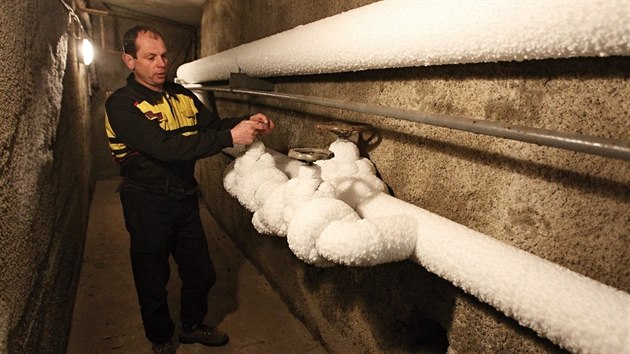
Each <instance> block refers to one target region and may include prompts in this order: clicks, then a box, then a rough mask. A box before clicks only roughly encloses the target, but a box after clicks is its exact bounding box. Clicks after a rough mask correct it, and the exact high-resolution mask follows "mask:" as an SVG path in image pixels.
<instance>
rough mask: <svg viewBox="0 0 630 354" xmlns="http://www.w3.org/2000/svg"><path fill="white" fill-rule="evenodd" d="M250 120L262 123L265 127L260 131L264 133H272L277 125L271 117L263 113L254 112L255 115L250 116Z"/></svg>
mask: <svg viewBox="0 0 630 354" xmlns="http://www.w3.org/2000/svg"><path fill="white" fill-rule="evenodd" d="M249 120H250V121H254V122H258V123H261V124H262V126H263V129H259V130H258V131H259V133H263V134H268V133H271V131H272V130H273V128H275V127H276V125H275V124H274V122H273V121H272V120H271V119H269V118H267V116H266V115H264V114H262V113H256V114H254V115H253V116H251V117H249Z"/></svg>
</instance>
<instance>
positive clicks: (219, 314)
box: [67, 179, 326, 354]
mask: <svg viewBox="0 0 630 354" xmlns="http://www.w3.org/2000/svg"><path fill="white" fill-rule="evenodd" d="M119 183H120V180H118V179H110V180H102V181H99V182H98V183H97V185H96V188H95V192H94V197H93V200H92V205H91V208H90V219H89V224H88V230H87V236H86V243H85V250H84V255H83V263H82V269H81V275H80V279H79V286H78V290H77V296H76V299H75V305H74V311H73V317H72V326H71V332H70V337H69V340H68V349H67V354H85V353H90V354H98V353H121V354H126V353H133V354H142V353H151V349H150V344H149V342H148V341H147V340H146V339H145V337H144V333H143V330H142V322H141V319H140V312H139V307H138V304H137V299H136V294H135V289H134V286H133V279H132V276H131V266H130V262H129V251H128V247H129V246H128V234H127V232H126V230H125V229H124V221H123V219H122V210H121V207H120V202H119V199H118V193H116V188H117V187H118V185H119ZM201 218H202V220H203V222H204V226H205V228H206V234H207V236H208V243H209V249H210V254H211V256H212V259H213V261H214V263H215V266H216V269H217V284H216V285H215V286H214V288H213V289H212V290H211V292H210V295H209V300H210V301H209V305H210V311H209V315H208V317H207V319H206V320H207V321H206V322H208V323H212V324H219V326H220V328H221V329H222V330H224V331H226V332H227V333H228V334H229V336H230V343H228V344H227V345H226V346H225V347H221V348H211V347H204V346H202V345H200V344H193V345H179V344H177V343H176V344H175V345H176V346H177V347H178V348H177V349H178V353H182V354H194V353H326V350H325V349H324V348H323V347H322V346H321V345H320V344H319V342H318V341H316V340H315V339H313V337H312V335H311V334H310V333H309V332H308V331H307V329H306V328H305V327H304V325H303V324H302V323H301V322H300V321H298V320H297V319H295V318H294V317H293V316H292V314H291V313H290V312H289V310H288V308H287V306H286V305H285V304H284V303H283V302H282V301H281V300H280V298H279V297H278V295H277V294H276V293H275V292H274V291H273V289H272V288H271V287H270V285H269V283H268V282H267V281H266V279H265V278H264V276H263V275H262V274H260V273H259V272H258V271H257V270H256V268H254V266H253V265H252V264H251V263H250V262H249V261H248V260H247V259H245V257H244V256H243V255H242V254H241V253H240V252H239V251H238V250H237V249H236V248H235V246H234V244H233V243H232V241H231V240H230V238H229V237H228V236H227V235H226V234H225V233H224V232H222V230H221V229H220V227H219V226H218V225H217V224H216V222H215V221H214V219H213V218H212V216H211V215H210V214H209V213H208V211H207V210H206V209H205V208H204V207H203V206H202V208H201ZM172 265H173V267H172V268H171V281H170V282H169V287H168V291H169V304H170V308H171V314H172V317H173V319H176V318H177V314H178V309H179V294H178V291H177V290H178V289H179V286H180V285H179V279H178V277H177V274H176V271H177V269H176V266H175V265H174V264H172ZM175 322H176V324H177V321H175ZM175 337H176V336H175ZM174 340H175V341H176V338H174Z"/></svg>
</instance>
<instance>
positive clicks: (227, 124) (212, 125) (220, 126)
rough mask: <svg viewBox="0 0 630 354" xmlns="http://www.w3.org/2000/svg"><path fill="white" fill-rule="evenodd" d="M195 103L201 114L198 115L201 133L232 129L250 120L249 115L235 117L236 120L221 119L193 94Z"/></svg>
mask: <svg viewBox="0 0 630 354" xmlns="http://www.w3.org/2000/svg"><path fill="white" fill-rule="evenodd" d="M191 96H192V98H193V101H194V102H195V107H196V108H197V111H198V112H199V113H198V114H197V125H198V127H199V130H200V131H207V130H209V129H216V130H225V129H232V128H234V127H235V126H236V125H237V124H238V123H240V122H241V121H244V120H247V118H249V116H250V115H249V114H247V115H244V116H240V117H235V118H223V119H221V117H219V115H218V114H217V113H216V112H215V111H213V110H210V109H208V108H207V107H206V106H205V105H204V104H203V103H201V101H200V100H199V99H198V98H197V96H195V95H194V94H192V93H191Z"/></svg>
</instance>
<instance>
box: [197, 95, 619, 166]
mask: <svg viewBox="0 0 630 354" xmlns="http://www.w3.org/2000/svg"><path fill="white" fill-rule="evenodd" d="M187 87H188V88H189V89H191V90H199V91H213V92H226V93H232V94H245V95H254V96H262V97H266V98H273V99H279V100H287V101H294V102H301V103H307V104H313V105H318V106H324V107H332V108H338V109H343V110H347V111H353V112H359V113H365V114H370V115H378V116H384V117H392V118H398V119H402V120H407V121H412V122H418V123H424V124H430V125H435V126H439V127H445V128H450V129H457V130H462V131H467V132H471V133H476V134H484V135H490V136H496V137H499V138H505V139H512V140H518V141H523V142H527V143H533V144H538V145H542V146H551V147H555V148H560V149H565V150H571V151H578V152H583V153H587V154H592V155H599V156H604V157H611V158H615V159H621V160H626V161H630V143H628V142H626V141H622V140H616V139H605V138H601V137H597V136H590V135H582V134H577V133H570V132H561V131H553V130H547V129H539V128H531V127H525V126H520V125H511V124H505V123H501V122H495V121H487V120H478V119H470V118H464V117H456V116H447V115H442V114H428V113H424V112H420V111H415V110H409V109H402V108H394V107H383V106H379V105H375V104H370V103H362V102H348V101H341V100H335V99H330V98H321V97H313V96H303V95H294V94H287V93H279V92H268V91H258V90H248V89H233V88H229V87H216V86H199V85H189V86H187Z"/></svg>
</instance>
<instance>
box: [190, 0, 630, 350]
mask: <svg viewBox="0 0 630 354" xmlns="http://www.w3.org/2000/svg"><path fill="white" fill-rule="evenodd" d="M307 3H308V4H307ZM341 3H342V2H334V4H336V5H339V6H341V5H340V4H341ZM343 3H344V5H345V6H348V8H346V9H349V8H352V7H357V6H361V5H364V4H365V3H368V2H360V1H358V2H343ZM333 7H334V6H333ZM333 7H329V8H333ZM334 8H335V10H341V9H339V8H337V7H334ZM244 9H247V11H244ZM279 13H282V14H283V16H277V15H274V14H279ZM334 13H336V12H333V13H331V12H330V11H328V10H326V9H324V8H322V7H319V6H317V5H312V2H306V1H294V2H291V3H290V4H289V3H287V2H285V1H270V2H265V4H264V6H263V5H261V4H258V2H252V1H245V0H244V1H238V2H234V1H216V2H213V3H212V6H208V8H207V9H206V12H205V13H204V20H203V22H202V29H201V38H202V44H201V45H202V54H203V55H210V54H213V53H216V52H220V51H222V50H225V49H229V48H230V47H232V46H236V45H239V44H242V43H246V42H249V41H251V40H255V39H259V38H260V37H264V36H267V35H271V34H274V33H277V32H280V31H283V30H287V29H290V28H292V27H295V26H297V25H300V24H305V23H308V22H312V21H314V20H317V19H319V18H323V17H326V16H330V15H332V14H334ZM215 14H217V15H215ZM218 14H220V15H218ZM222 19H225V20H224V21H223V20H222ZM235 19H238V20H235ZM260 19H265V20H264V21H260ZM217 33H220V34H221V36H216V35H215V34H217ZM217 37H219V38H217ZM383 50H386V47H384V49H383ZM629 66H630V59H629V58H625V57H612V58H573V59H554V60H540V61H529V62H521V63H516V62H510V63H486V64H467V65H446V66H437V67H423V68H408V69H392V70H379V71H366V72H358V73H344V74H334V75H332V74H331V75H312V76H301V77H276V78H268V80H270V81H272V82H274V83H275V88H276V90H277V91H278V92H283V93H292V94H300V95H313V96H316V97H326V98H334V99H341V100H348V101H355V102H368V103H374V104H378V105H383V106H392V107H399V108H406V109H415V110H419V111H424V112H428V113H440V114H449V115H456V116H463V117H468V118H476V119H487V120H493V121H501V122H505V123H510V124H515V125H524V126H531V127H537V128H544V129H550V130H559V131H570V132H576V133H581V134H587V135H595V136H601V137H605V138H614V139H619V140H624V141H630V119H629V118H628V117H629V116H628V115H629V112H630V103H629V101H628V99H627V98H628V97H630V83H629V81H628V76H629V72H628V70H627V68H628V67H629ZM217 97H218V100H217V103H218V107H219V113H220V114H221V115H223V116H231V115H240V114H244V113H247V112H251V113H253V112H256V111H262V112H264V113H266V114H268V115H269V116H270V117H271V118H272V119H274V120H275V121H276V124H277V129H276V131H275V132H274V133H273V134H272V135H270V136H268V137H265V138H264V141H265V143H266V144H267V145H268V146H269V147H271V148H273V149H275V150H278V151H281V152H285V153H286V152H287V151H288V149H289V148H292V147H324V146H327V145H329V144H330V143H331V142H332V141H333V140H334V139H335V137H334V136H333V135H332V134H330V133H324V132H319V131H317V130H316V129H315V124H317V123H320V122H327V121H330V120H341V121H349V122H359V123H368V124H371V125H372V126H374V128H375V131H376V134H375V135H374V136H372V137H370V136H367V135H366V136H363V138H362V140H361V141H359V145H360V148H361V152H362V154H363V156H366V157H369V158H370V160H371V161H372V162H374V164H375V166H376V168H377V170H378V173H379V176H380V177H381V178H382V179H383V180H384V181H385V182H386V183H387V185H388V186H389V188H390V190H391V192H392V194H393V195H394V196H396V197H397V198H399V199H402V200H404V201H407V202H409V203H412V204H415V205H417V206H419V207H422V208H425V209H427V210H429V211H431V212H434V213H437V214H439V215H442V216H444V217H446V218H448V219H451V220H453V221H456V222H458V223H461V224H463V225H465V226H467V227H470V228H472V229H474V230H477V231H479V232H482V233H484V234H487V235H489V236H492V237H495V238H497V239H499V240H501V241H503V242H506V243H508V244H510V245H513V246H515V247H518V248H520V249H523V250H525V251H527V252H531V253H533V254H535V255H537V256H540V257H542V258H544V259H547V260H550V261H552V262H555V263H558V264H559V265H561V266H564V267H566V268H568V269H571V270H573V271H576V272H578V273H580V274H583V275H586V276H588V277H590V278H593V279H595V280H597V281H600V282H602V283H604V284H607V285H610V286H613V287H615V288H617V289H620V290H622V291H625V292H628V291H630V252H629V251H628V250H629V249H630V247H629V246H630V245H629V244H628V243H629V240H628V237H627V236H628V234H630V211H629V210H630V208H629V207H630V164H628V162H626V161H621V160H616V159H612V158H604V157H599V156H594V155H589V154H584V153H577V152H571V151H565V150H561V149H556V148H550V147H542V146H537V145H534V144H528V143H521V142H517V141H512V140H507V139H500V138H494V137H488V136H481V135H475V134H471V133H467V132H460V131H455V130H450V129H446V128H439V127H433V126H429V125H422V124H418V123H413V122H407V121H399V120H395V119H391V118H388V117H378V116H370V115H364V114H358V113H352V112H346V111H340V110H336V109H326V108H321V107H316V106H308V105H304V104H297V103H289V102H286V101H278V100H271V99H262V98H248V97H245V96H238V95H227V94H217ZM353 139H355V140H356V137H354V138H353ZM229 162H230V158H228V157H225V156H218V157H216V158H211V159H206V160H204V161H203V163H202V164H201V165H200V167H199V172H198V173H199V176H200V180H201V182H202V186H203V188H202V189H203V191H204V193H207V194H211V195H213V196H217V197H216V198H215V199H213V201H212V202H211V203H208V208H209V209H210V211H211V213H212V214H213V215H214V216H215V217H216V219H217V221H218V222H219V223H220V224H221V225H223V226H224V227H225V229H226V230H227V232H228V233H229V234H230V235H232V236H233V237H234V240H235V242H236V243H237V244H238V245H239V247H240V248H241V249H242V250H243V253H244V254H245V255H246V256H248V257H249V258H250V259H252V261H253V262H254V263H255V264H256V265H257V266H258V267H259V268H260V269H261V270H262V272H263V273H265V274H266V275H267V276H268V277H269V279H270V282H271V283H272V284H273V285H274V286H275V287H276V288H277V289H279V291H280V293H281V294H282V296H283V298H284V299H285V301H287V303H289V304H290V307H291V309H292V310H293V311H294V313H295V314H296V315H297V316H298V317H300V318H301V319H303V320H304V322H305V323H306V325H307V327H309V329H310V330H311V331H312V332H317V333H319V334H320V335H321V337H322V340H323V341H324V342H325V343H326V345H327V346H328V348H329V349H330V350H331V351H333V352H347V351H361V352H382V351H388V352H412V351H415V350H418V348H419V347H422V346H423V345H425V346H433V347H437V348H442V349H440V350H445V349H444V347H443V346H440V345H441V344H443V343H442V342H441V341H439V340H438V341H437V343H435V342H431V341H429V340H427V339H426V338H424V337H423V336H422V334H423V333H427V332H434V333H437V334H438V338H439V336H440V335H441V334H440V333H445V334H444V335H445V336H446V338H447V340H448V351H449V352H452V353H456V352H486V353H492V352H532V353H539V352H544V353H550V352H551V353H553V352H562V348H559V347H558V346H556V345H555V344H553V343H551V342H550V341H548V340H546V339H544V338H540V337H538V336H537V335H536V334H535V333H534V332H533V331H531V330H529V329H527V328H524V327H521V326H520V325H518V324H517V323H516V321H514V320H512V319H510V318H508V317H506V316H505V315H503V314H502V313H500V312H498V311H497V310H495V309H493V308H492V307H490V306H488V305H486V304H484V303H482V302H480V301H479V300H477V299H475V298H474V297H472V296H470V295H467V294H465V292H464V291H463V290H461V289H458V288H456V287H454V286H453V285H451V284H450V283H448V282H446V281H444V280H441V279H439V278H437V277H436V276H434V275H432V274H430V273H428V272H427V271H426V270H424V269H423V268H422V267H420V266H418V265H417V264H412V263H411V262H399V263H393V264H387V265H383V266H378V267H372V268H348V267H334V268H330V269H319V268H314V267H311V266H308V265H305V264H303V263H301V262H300V261H298V260H297V259H296V258H295V256H293V255H292V254H291V252H290V250H289V249H288V247H287V246H286V242H285V241H284V240H282V239H279V238H274V237H264V236H260V235H258V234H257V233H256V232H255V230H254V229H253V227H252V226H251V213H249V212H247V211H246V210H245V209H244V208H243V207H242V206H240V205H239V204H238V202H236V201H235V200H234V199H233V198H231V197H230V196H229V195H228V194H227V193H225V192H224V191H223V188H222V183H221V182H220V179H221V177H222V172H223V171H224V169H225V167H226V166H227V164H228V163H229ZM219 196H220V197H219Z"/></svg>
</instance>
